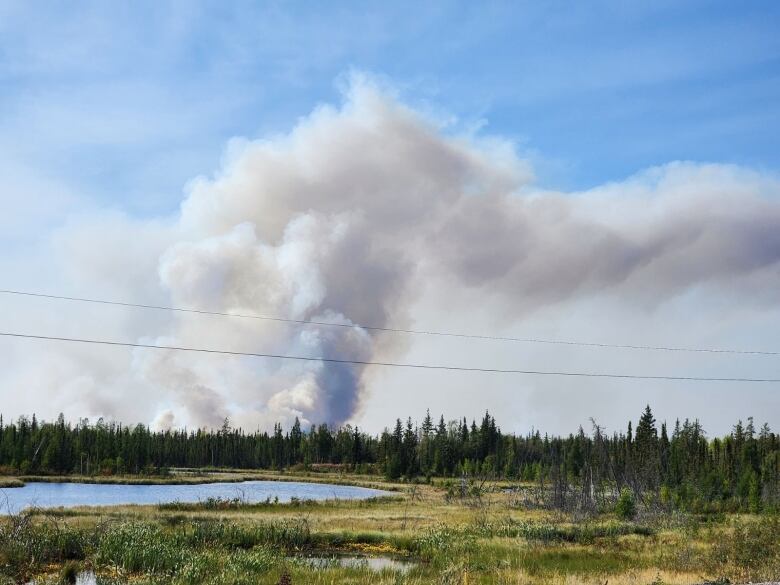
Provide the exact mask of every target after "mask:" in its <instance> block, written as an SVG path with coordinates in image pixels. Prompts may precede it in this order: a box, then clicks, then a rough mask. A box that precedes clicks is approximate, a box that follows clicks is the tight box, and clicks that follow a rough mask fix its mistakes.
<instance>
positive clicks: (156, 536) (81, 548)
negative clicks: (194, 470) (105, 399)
mask: <svg viewBox="0 0 780 585" xmlns="http://www.w3.org/2000/svg"><path fill="white" fill-rule="evenodd" d="M246 475H247V476H251V477H253V478H260V477H262V478H264V479H296V480H311V479H313V478H312V477H310V476H304V475H301V476H297V475H292V474H284V475H279V474H274V473H253V474H246ZM317 479H319V480H320V481H330V482H349V483H356V484H360V485H372V486H376V485H377V484H378V483H380V482H378V481H377V479H376V477H374V476H345V475H335V474H334V475H329V474H317ZM432 484H433V485H429V484H421V485H408V484H384V483H382V484H381V485H382V487H385V488H391V489H393V490H395V492H394V493H395V494H396V495H393V496H389V497H386V498H379V499H376V500H368V501H338V502H336V501H328V502H319V503H317V502H293V503H290V504H274V503H271V502H268V503H260V504H245V503H242V502H240V501H219V500H217V501H213V500H212V501H205V502H201V503H199V504H176V503H174V504H167V505H161V506H119V507H113V508H78V509H68V510H53V511H52V510H50V511H45V510H37V511H32V512H29V513H26V514H23V515H19V516H14V517H4V518H3V519H1V520H0V525H1V526H2V533H0V567H1V568H0V571H1V572H0V574H1V575H2V577H0V578H2V579H4V580H5V582H7V583H25V582H27V581H29V580H30V579H31V578H36V579H37V581H36V582H38V583H57V582H60V581H62V580H63V579H65V580H66V581H65V582H67V578H68V576H69V575H72V574H73V573H74V572H78V571H81V570H90V571H94V572H95V573H96V574H97V575H98V582H104V583H113V582H122V583H124V582H132V583H160V584H162V583H175V584H180V583H181V584H184V583H187V584H196V583H214V584H217V583H225V584H244V583H246V584H249V583H267V584H276V583H302V584H309V583H311V584H323V585H324V584H336V583H371V584H374V585H380V584H391V583H393V584H394V583H410V584H427V583H437V584H450V583H451V584H467V583H471V584H476V583H483V584H489V583H490V584H493V583H497V584H501V583H505V584H510V583H512V584H514V583H518V584H519V583H528V584H537V583H539V584H541V583H560V584H571V585H574V584H580V583H582V584H585V583H589V584H590V583H592V584H596V583H598V584H599V585H603V584H604V583H609V584H610V585H621V584H626V585H627V584H629V583H630V584H635V583H646V584H650V583H656V584H660V583H669V584H672V583H679V584H692V583H703V582H707V581H710V582H721V583H726V582H727V581H726V579H728V580H729V581H728V582H731V583H745V582H748V581H754V582H755V581H760V580H769V579H771V578H777V577H778V576H780V520H778V518H777V517H776V516H773V515H767V514H764V515H761V516H757V515H756V516H754V515H748V514H729V515H723V514H721V515H709V516H703V515H692V514H681V513H666V514H658V513H656V514H653V515H643V514H642V512H641V510H640V511H639V514H638V515H637V517H636V518H635V519H634V520H630V521H629V520H625V519H619V518H618V517H617V516H616V515H615V514H614V513H602V514H599V515H595V516H589V517H573V516H570V515H566V514H562V513H559V512H552V511H548V510H545V509H533V508H529V507H528V505H527V504H525V503H521V502H520V501H519V500H518V498H517V496H516V495H515V494H513V493H511V492H507V491H506V490H505V489H504V488H505V487H506V485H505V484H501V483H493V484H485V485H483V486H482V489H471V490H469V492H468V493H467V495H465V496H463V497H460V496H457V495H453V493H452V490H449V491H448V490H446V489H445V488H444V487H443V482H437V481H436V480H434V481H433V482H432ZM345 554H348V555H352V556H356V555H357V556H362V555H366V556H369V557H383V558H392V559H400V560H405V561H408V562H409V564H407V565H405V566H403V567H400V566H394V567H390V568H385V569H381V570H374V569H372V568H369V567H367V566H364V565H358V566H351V567H343V566H339V564H338V562H337V561H333V562H324V561H320V562H318V563H317V564H316V566H315V565H313V564H312V562H311V561H310V560H307V556H312V555H314V556H318V557H323V556H324V557H329V556H334V557H338V556H339V555H345Z"/></svg>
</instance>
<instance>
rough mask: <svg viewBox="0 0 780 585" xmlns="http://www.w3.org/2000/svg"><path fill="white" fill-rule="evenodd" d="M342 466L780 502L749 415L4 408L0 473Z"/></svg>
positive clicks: (557, 498) (611, 494)
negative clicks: (350, 418)
mask: <svg viewBox="0 0 780 585" xmlns="http://www.w3.org/2000/svg"><path fill="white" fill-rule="evenodd" d="M205 467H212V468H234V469H276V470H285V469H295V470H312V471H317V470H318V469H320V470H333V469H337V470H342V471H344V472H349V471H355V472H360V473H368V474H377V475H383V476H384V477H385V478H387V479H392V480H403V481H410V482H411V481H417V482H419V481H426V480H427V481H430V480H431V478H432V477H433V478H451V479H450V480H448V481H449V483H450V485H456V484H457V482H458V481H464V480H465V479H468V480H470V481H472V482H473V481H474V480H482V481H485V480H503V481H510V482H516V483H517V484H518V485H530V486H539V487H540V488H541V489H539V490H538V491H537V497H541V498H544V499H545V500H546V503H548V504H551V505H553V506H554V507H556V508H560V509H572V510H574V509H588V508H594V509H595V508H599V507H601V506H602V505H613V504H614V502H615V501H616V500H617V498H618V497H619V494H620V493H621V490H624V489H629V490H630V491H631V493H632V494H633V496H634V497H635V498H636V499H637V502H638V503H639V504H640V505H644V506H646V507H648V508H650V507H656V508H666V509H683V510H687V511H710V512H712V511H714V512H719V511H748V512H760V511H776V510H778V508H780V436H778V435H777V434H776V433H774V432H772V431H771V430H770V428H769V426H768V425H767V424H764V425H763V426H761V428H760V429H756V427H755V425H754V421H753V419H752V418H749V419H748V420H747V422H746V423H745V424H743V423H742V421H739V422H737V423H736V424H735V425H734V427H733V429H732V431H731V433H729V434H728V435H727V436H725V437H713V438H709V437H708V436H707V434H706V433H705V431H704V429H703V428H702V425H701V424H700V423H699V422H698V421H689V420H685V421H684V422H680V421H677V422H675V424H674V426H673V427H672V428H671V429H670V428H668V427H667V425H666V423H662V424H660V428H659V425H658V424H657V422H656V420H655V417H654V416H653V413H652V410H651V409H650V407H649V406H648V407H647V408H646V409H645V410H644V412H642V413H641V416H640V418H639V420H638V422H637V424H636V425H635V426H633V424H632V422H629V423H628V425H627V427H626V431H625V432H615V433H612V434H607V433H605V432H604V430H603V429H602V428H601V427H599V426H598V425H597V424H596V423H593V424H592V428H591V429H589V430H588V432H586V431H585V430H584V429H583V428H579V429H578V431H577V432H576V433H573V434H570V435H568V436H565V437H563V436H549V435H546V434H545V435H542V434H541V433H540V432H539V431H535V432H530V433H528V434H527V435H524V436H518V435H514V434H508V433H504V432H502V431H501V429H500V428H499V427H498V426H497V425H496V421H495V419H494V418H493V417H492V416H491V415H490V414H489V413H488V412H486V413H485V415H484V416H483V417H482V418H481V420H480V422H477V421H476V420H473V421H472V422H471V423H468V422H467V420H466V419H465V418H463V419H460V420H456V421H449V422H445V420H444V418H443V417H440V418H439V419H438V422H435V420H434V419H433V418H432V417H431V415H430V413H426V415H425V417H424V418H423V420H422V422H421V423H414V422H413V421H412V419H411V418H409V419H407V420H406V422H405V423H404V422H402V421H401V420H396V421H395V424H394V425H393V426H392V427H389V428H387V429H385V430H384V431H383V432H382V433H381V434H379V435H371V434H368V433H365V432H362V431H361V430H360V429H358V428H357V427H352V426H350V425H345V426H342V427H338V428H332V427H330V426H328V425H325V424H321V425H318V426H311V427H310V428H309V429H303V428H301V424H300V422H299V421H298V420H297V419H296V421H295V423H294V424H293V425H292V427H291V428H290V429H288V430H285V429H283V428H282V426H281V425H279V424H277V425H275V426H274V430H273V432H272V433H268V432H260V431H258V432H253V433H247V432H245V431H243V430H242V429H240V428H232V427H231V425H230V421H228V420H225V422H224V424H223V426H222V427H221V428H220V429H217V430H206V429H198V430H166V431H152V430H150V429H149V428H148V427H147V426H145V425H142V424H138V425H135V426H126V425H122V424H120V423H114V422H106V421H104V420H103V419H99V420H98V421H96V422H94V423H91V422H90V421H88V420H86V419H82V420H80V421H79V422H77V423H75V424H72V423H69V422H67V421H66V420H65V419H64V417H63V416H62V415H60V416H59V417H58V419H57V420H56V421H53V422H45V421H39V420H37V419H36V417H35V416H34V415H33V416H32V417H26V416H22V417H20V418H18V419H17V420H16V421H14V422H8V421H4V420H3V418H2V416H0V472H2V473H3V474H6V475H14V474H15V475H19V474H21V475H32V474H37V475H66V474H78V475H92V476H99V475H106V476H108V475H115V474H145V475H161V474H163V475H164V474H166V473H169V470H171V469H173V468H205Z"/></svg>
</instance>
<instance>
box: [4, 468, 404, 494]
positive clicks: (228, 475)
mask: <svg viewBox="0 0 780 585" xmlns="http://www.w3.org/2000/svg"><path fill="white" fill-rule="evenodd" d="M249 481H278V482H299V483H326V484H332V485H343V486H353V487H364V488H371V489H378V490H383V491H391V492H400V491H403V490H404V489H405V486H404V485H403V484H397V483H390V482H385V481H384V480H383V479H381V478H377V479H373V478H372V479H369V478H367V477H366V476H355V477H349V476H345V475H338V476H335V477H334V476H328V475H324V474H323V476H319V474H317V475H311V474H302V473H296V472H291V473H285V472H281V473H280V472H268V471H266V472H264V471H259V472H256V471H249V470H248V471H226V472H220V471H209V472H197V471H196V472H193V473H192V474H174V475H171V476H149V477H143V476H134V475H121V476H84V475H19V476H10V477H5V478H0V488H11V489H13V488H21V487H24V486H25V485H26V484H28V483H81V484H101V485H203V484H213V483H245V482H249Z"/></svg>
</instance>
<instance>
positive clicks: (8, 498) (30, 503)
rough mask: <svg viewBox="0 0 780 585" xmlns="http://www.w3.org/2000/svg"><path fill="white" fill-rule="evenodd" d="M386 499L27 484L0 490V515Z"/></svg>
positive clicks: (339, 492) (200, 487)
mask: <svg viewBox="0 0 780 585" xmlns="http://www.w3.org/2000/svg"><path fill="white" fill-rule="evenodd" d="M385 495H389V493H388V492H384V491H381V490H374V489H369V488H363V487H355V486H346V485H332V484H324V483H303V482H287V481H246V482H242V483H208V484H195V485H112V484H88V483H35V482H32V483H28V484H26V485H25V486H24V487H21V488H8V489H0V514H16V513H18V512H20V511H22V510H24V509H25V508H29V507H38V508H54V507H60V506H62V507H65V508H72V507H74V506H115V505H120V504H161V503H169V502H177V501H178V502H199V501H203V500H206V499H207V498H222V499H233V498H240V499H241V500H242V501H246V502H248V503H257V502H264V501H266V500H267V499H268V498H270V499H271V500H274V499H275V498H279V501H280V502H289V501H290V500H291V499H292V498H298V499H300V500H327V499H339V500H363V499H368V498H373V497H377V496H385Z"/></svg>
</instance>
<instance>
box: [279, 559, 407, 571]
mask: <svg viewBox="0 0 780 585" xmlns="http://www.w3.org/2000/svg"><path fill="white" fill-rule="evenodd" d="M293 558H294V559H295V560H297V561H298V562H301V563H303V564H306V565H309V566H310V567H314V568H317V569H325V568H328V567H347V568H356V569H362V568H365V569H370V570H372V571H381V570H383V569H390V570H393V571H397V572H399V573H406V572H407V571H409V570H410V569H412V568H413V567H415V566H417V563H416V562H414V561H410V560H407V559H401V558H396V557H390V556H373V557H369V556H363V555H343V554H333V555H325V554H319V555H307V556H299V557H293Z"/></svg>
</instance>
